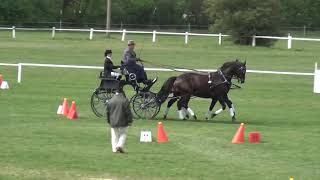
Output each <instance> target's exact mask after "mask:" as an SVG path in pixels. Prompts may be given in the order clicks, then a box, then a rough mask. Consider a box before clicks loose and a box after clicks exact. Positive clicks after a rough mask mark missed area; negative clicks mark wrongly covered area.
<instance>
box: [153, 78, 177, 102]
mask: <svg viewBox="0 0 320 180" xmlns="http://www.w3.org/2000/svg"><path fill="white" fill-rule="evenodd" d="M176 79H177V77H176V76H173V77H170V78H169V79H168V80H167V81H166V82H164V83H163V85H162V87H161V89H160V91H159V92H158V93H157V100H158V102H159V103H160V104H162V103H164V102H165V101H166V99H167V98H168V96H169V94H170V93H171V92H172V87H173V84H174V82H175V81H176Z"/></svg>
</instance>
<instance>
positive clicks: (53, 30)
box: [52, 27, 56, 39]
mask: <svg viewBox="0 0 320 180" xmlns="http://www.w3.org/2000/svg"><path fill="white" fill-rule="evenodd" d="M55 36H56V27H52V39H54V38H55Z"/></svg>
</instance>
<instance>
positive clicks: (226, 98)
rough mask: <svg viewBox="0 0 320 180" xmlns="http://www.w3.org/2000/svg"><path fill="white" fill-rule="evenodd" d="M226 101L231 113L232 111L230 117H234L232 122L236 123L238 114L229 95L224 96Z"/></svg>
mask: <svg viewBox="0 0 320 180" xmlns="http://www.w3.org/2000/svg"><path fill="white" fill-rule="evenodd" d="M224 100H225V102H226V103H227V105H228V108H229V111H230V116H231V117H232V122H235V121H236V113H235V110H234V106H233V104H232V101H231V100H230V99H229V97H228V95H227V94H225V95H224Z"/></svg>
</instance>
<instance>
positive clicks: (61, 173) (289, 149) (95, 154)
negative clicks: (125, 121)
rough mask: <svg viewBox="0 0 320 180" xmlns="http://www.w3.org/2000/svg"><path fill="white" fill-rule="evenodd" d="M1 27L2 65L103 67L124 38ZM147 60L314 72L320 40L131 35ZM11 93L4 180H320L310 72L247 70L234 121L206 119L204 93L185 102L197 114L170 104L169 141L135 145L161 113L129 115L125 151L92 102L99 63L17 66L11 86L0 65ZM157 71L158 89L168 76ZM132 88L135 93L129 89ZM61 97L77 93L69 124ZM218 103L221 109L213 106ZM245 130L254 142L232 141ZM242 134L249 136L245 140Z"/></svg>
mask: <svg viewBox="0 0 320 180" xmlns="http://www.w3.org/2000/svg"><path fill="white" fill-rule="evenodd" d="M49 37H50V33H48V32H41V33H39V32H37V33H35V32H20V33H19V32H18V33H17V39H16V40H12V39H11V38H10V32H9V31H0V62H5V63H18V62H28V63H54V64H77V65H101V66H102V63H103V62H102V61H103V51H104V49H105V48H107V47H109V48H112V49H113V51H114V60H115V61H116V62H119V61H118V60H120V59H121V56H122V51H123V49H124V48H125V43H123V42H121V41H120V36H118V35H113V36H112V38H111V39H105V38H104V36H103V35H102V34H99V35H96V36H95V39H94V40H92V41H89V40H88V34H87V33H83V34H82V33H79V34H78V33H58V34H57V38H56V39H55V40H51V39H50V38H49ZM128 38H129V39H135V40H136V41H137V43H138V47H137V48H138V50H137V52H139V48H141V47H143V51H142V53H141V57H142V58H143V59H146V60H149V61H153V62H157V63H163V64H170V65H175V66H183V67H189V68H217V67H219V66H220V65H221V64H222V63H223V62H225V61H227V60H231V59H235V58H240V59H246V60H247V64H248V69H257V70H277V71H293V72H313V68H314V67H313V66H314V62H316V61H317V59H318V58H319V56H320V51H319V50H318V48H319V44H317V43H311V42H294V45H293V47H294V49H293V50H287V49H286V42H281V41H280V42H278V43H277V44H276V45H275V46H274V47H272V48H263V47H256V48H252V47H246V46H236V45H233V44H232V43H231V42H229V41H225V42H224V45H223V46H218V45H217V39H215V38H212V39H210V38H191V39H190V44H189V45H184V44H183V43H184V40H183V37H181V38H177V37H170V36H159V37H158V40H159V42H158V43H157V44H152V43H151V36H150V37H149V36H131V35H129V37H128ZM0 74H3V75H4V77H5V79H6V80H8V81H9V82H10V85H11V90H9V91H0V179H90V178H106V179H108V178H111V179H139V180H140V179H146V180H149V179H155V180H158V179H159V180H160V179H161V180H162V179H174V180H176V179H192V180H193V179H210V180H212V179H214V180H224V179H230V180H239V179H241V180H257V179H259V180H267V179H270V180H275V179H277V180H287V179H289V178H290V177H294V178H295V179H303V180H316V179H319V178H320V164H319V162H320V154H319V148H320V145H319V143H317V142H319V138H320V129H319V127H320V121H319V115H320V113H319V107H320V96H319V95H316V94H313V93H312V88H313V77H312V76H287V75H266V74H252V73H249V74H247V81H246V84H244V85H243V89H241V90H234V91H232V92H231V93H230V97H231V99H232V100H233V101H234V103H235V105H236V107H237V111H238V114H237V116H238V123H237V124H232V123H231V118H230V117H229V115H228V114H229V113H228V112H224V113H223V114H222V115H221V116H217V117H216V118H215V119H214V120H210V121H209V122H207V121H205V120H203V119H204V114H205V112H206V111H207V109H208V106H209V103H210V101H209V100H205V99H194V100H192V102H191V107H192V108H193V109H194V111H195V112H196V113H197V114H198V116H199V120H198V121H180V120H177V113H176V108H175V107H174V108H172V110H171V112H170V114H169V117H170V120H167V121H164V125H165V129H166V131H167V132H168V135H169V139H170V142H169V143H168V144H161V145H159V144H157V143H150V144H143V143H139V135H140V131H141V130H151V131H152V132H153V134H155V133H156V127H157V122H158V121H157V120H161V117H162V111H161V113H160V114H159V116H158V117H157V120H135V122H134V124H133V126H132V127H131V129H130V132H129V136H128V141H127V146H126V150H127V152H128V154H125V155H115V154H113V153H112V152H111V145H110V129H109V128H108V126H107V123H106V121H105V120H104V119H98V118H96V117H95V116H94V114H93V113H92V112H91V109H90V104H89V102H90V96H91V93H92V91H93V89H94V88H95V87H96V86H97V85H98V83H99V82H98V79H97V76H98V71H97V70H74V69H73V70H70V69H53V68H31V67H26V68H24V69H23V74H24V76H23V83H22V84H17V83H16V74H17V70H16V68H13V67H3V66H0ZM175 74H176V73H149V76H150V77H154V76H159V79H160V80H159V82H158V83H157V84H156V85H155V87H154V88H153V90H154V91H157V90H158V89H159V88H160V86H161V84H162V83H163V81H165V80H166V78H168V77H170V76H172V75H175ZM127 92H128V94H130V95H132V93H133V92H132V91H131V90H130V89H127ZM64 97H67V98H69V99H70V100H76V101H77V105H78V110H79V113H80V119H79V120H78V121H68V120H66V119H64V118H62V117H60V116H57V115H56V110H57V106H58V105H59V104H60V103H61V102H62V99H63V98H64ZM217 108H219V107H217ZM240 122H244V123H245V124H246V129H247V132H251V131H260V132H261V133H262V140H263V142H262V143H261V144H258V145H251V144H248V143H246V144H243V145H232V144H231V143H230V141H231V138H232V136H233V135H234V133H235V132H236V130H237V128H238V127H239V123H240ZM247 135H248V133H247V134H246V138H247Z"/></svg>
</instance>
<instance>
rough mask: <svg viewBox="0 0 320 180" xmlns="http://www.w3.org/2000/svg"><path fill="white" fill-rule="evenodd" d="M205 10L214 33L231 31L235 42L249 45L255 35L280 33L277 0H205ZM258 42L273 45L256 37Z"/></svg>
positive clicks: (258, 43)
mask: <svg viewBox="0 0 320 180" xmlns="http://www.w3.org/2000/svg"><path fill="white" fill-rule="evenodd" d="M205 11H206V13H207V15H208V16H209V18H210V20H211V21H212V22H213V25H212V26H211V29H212V30H213V31H214V32H217V33H219V32H222V33H230V34H231V35H232V38H233V40H234V42H235V43H240V44H250V43H251V39H252V38H251V36H252V35H279V30H278V29H279V25H280V20H279V17H280V3H279V1H278V0H264V1H260V0H205ZM256 43H257V45H267V46H268V45H271V44H272V41H271V40H268V39H257V42H256Z"/></svg>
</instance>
